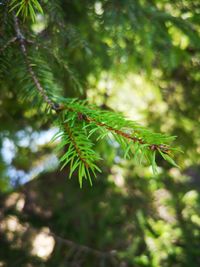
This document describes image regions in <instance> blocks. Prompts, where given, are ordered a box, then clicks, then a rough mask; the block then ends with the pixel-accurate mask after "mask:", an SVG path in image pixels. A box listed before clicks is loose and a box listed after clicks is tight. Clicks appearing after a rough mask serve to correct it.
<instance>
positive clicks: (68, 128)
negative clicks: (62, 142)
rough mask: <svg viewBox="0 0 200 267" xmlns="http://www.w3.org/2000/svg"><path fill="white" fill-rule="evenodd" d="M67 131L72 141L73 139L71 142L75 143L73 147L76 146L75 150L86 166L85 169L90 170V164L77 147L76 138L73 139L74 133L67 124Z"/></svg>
mask: <svg viewBox="0 0 200 267" xmlns="http://www.w3.org/2000/svg"><path fill="white" fill-rule="evenodd" d="M65 130H66V132H67V133H68V134H69V137H70V139H71V142H72V143H73V145H74V147H75V149H76V152H77V154H78V156H79V158H80V160H81V161H82V162H83V164H84V165H85V167H86V168H88V163H87V161H86V160H85V158H84V156H83V155H82V153H81V151H80V149H79V147H78V146H77V144H76V141H75V139H74V137H73V133H72V131H71V129H70V127H69V125H68V124H67V123H65Z"/></svg>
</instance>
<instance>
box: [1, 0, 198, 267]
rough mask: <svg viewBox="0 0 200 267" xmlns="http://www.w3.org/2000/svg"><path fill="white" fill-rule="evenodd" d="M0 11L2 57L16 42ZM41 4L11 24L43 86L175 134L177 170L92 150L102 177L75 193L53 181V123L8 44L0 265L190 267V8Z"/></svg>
mask: <svg viewBox="0 0 200 267" xmlns="http://www.w3.org/2000/svg"><path fill="white" fill-rule="evenodd" d="M7 2H9V1H1V6H0V20H1V23H0V45H1V47H4V48H5V44H6V43H7V42H8V40H10V39H11V38H13V37H14V36H15V33H14V29H13V19H12V14H11V13H9V12H8V9H9V7H8V5H7ZM40 4H41V7H42V8H43V11H44V14H41V13H38V10H36V17H35V21H34V22H33V21H32V20H31V18H26V20H25V22H23V19H22V20H21V21H22V27H23V31H24V33H25V35H26V38H27V40H29V39H30V42H28V44H27V46H28V52H29V56H30V58H31V60H32V63H33V66H35V70H36V71H37V73H38V76H39V78H40V81H41V83H43V84H44V85H45V87H48V88H50V89H51V88H53V90H57V91H59V92H60V94H62V95H63V96H66V97H78V98H85V97H86V98H87V99H88V100H89V102H91V103H95V104H97V105H98V106H99V107H102V108H105V109H113V110H116V111H122V112H123V113H124V114H125V115H126V116H127V117H129V118H131V119H133V120H137V121H138V122H140V123H141V124H143V125H145V126H148V127H150V128H151V129H153V130H155V131H161V132H163V133H167V134H170V135H177V136H178V138H177V140H176V144H175V145H177V146H179V147H180V148H181V149H182V150H183V151H184V153H183V154H181V153H180V154H177V155H176V161H177V163H178V164H179V165H180V166H181V168H180V169H178V168H175V167H172V166H170V165H169V164H168V163H166V162H164V161H163V160H162V159H161V158H160V159H158V165H159V170H158V172H159V173H158V175H156V176H154V175H153V174H152V170H151V169H150V168H149V167H144V166H143V167H141V166H138V165H136V164H135V162H134V161H133V160H124V159H123V155H122V153H121V151H120V148H119V147H118V146H117V145H116V144H115V143H114V142H113V143H111V142H105V141H104V142H102V141H101V142H100V141H99V142H96V148H97V150H98V151H99V152H100V154H101V156H102V158H103V159H104V160H103V161H102V162H101V168H102V170H103V173H102V174H101V175H99V176H98V177H97V179H96V180H95V181H94V186H93V187H90V186H89V185H86V184H85V186H84V187H83V189H82V190H80V189H79V185H78V182H77V179H71V180H68V179H67V178H66V177H67V175H68V168H66V169H65V170H63V171H62V172H60V171H59V166H58V160H57V158H56V156H55V153H54V145H53V144H51V143H50V142H49V141H50V140H51V138H52V136H53V134H54V133H55V131H56V129H55V127H54V126H53V121H54V119H55V118H54V117H52V116H47V115H46V113H45V112H44V108H43V105H42V104H40V106H39V107H38V106H36V105H35V104H34V103H35V102H36V103H37V95H34V94H33V95H31V96H30V95H29V92H30V91H31V89H32V88H33V84H32V83H31V82H30V84H28V78H27V71H26V67H25V65H24V61H23V56H22V55H21V52H20V47H19V45H18V43H17V42H11V43H9V45H8V47H6V49H2V50H1V55H0V64H1V68H0V69H1V71H0V87H1V96H0V129H1V133H0V149H1V153H0V190H1V195H0V209H1V213H0V221H1V224H0V225H1V228H0V266H3V267H4V266H6V267H14V266H16V267H21V266H26V267H35V266H37V267H39V266H41V267H42V266H52V267H55V266H58V267H62V266H69V267H71V266H73V267H78V266H120V267H126V266H134V267H139V266H148V267H150V266H151V267H158V266H162V267H165V266H166V267H182V266H190V267H196V266H200V250H199V244H200V157H199V154H200V125H199V123H200V94H199V86H200V74H199V67H200V24H199V23H200V2H199V1H198V0H192V1H191V0H173V1H171V0H164V1H161V0H151V1H147V0H135V1H132V0H112V1H108V0H100V1H94V0H85V1H78V0H74V1H69V0H66V1H62V0H54V1H46V0H42V1H40ZM19 16H20V15H19ZM19 18H20V19H21V17H19ZM27 92H28V98H27V97H26V99H25V101H24V96H25V95H26V94H27ZM50 233H53V236H52V235H51V234H50Z"/></svg>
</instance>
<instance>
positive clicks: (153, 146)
mask: <svg viewBox="0 0 200 267" xmlns="http://www.w3.org/2000/svg"><path fill="white" fill-rule="evenodd" d="M62 110H68V111H72V112H76V113H77V116H78V118H79V119H82V120H85V121H86V122H88V123H95V124H96V125H98V126H100V127H104V128H106V129H107V130H108V131H111V132H114V133H116V134H117V135H120V136H122V137H124V138H126V139H129V140H131V141H133V142H134V143H136V142H138V143H140V144H141V145H142V144H145V141H144V140H142V138H140V137H136V136H132V135H131V134H128V133H126V132H123V131H122V130H119V129H115V128H113V127H111V126H109V125H107V124H106V123H102V122H99V121H97V120H95V119H94V118H91V117H89V116H88V115H86V114H83V113H80V112H79V111H77V110H75V109H73V108H71V107H66V106H64V105H59V107H58V111H62ZM148 148H149V149H150V150H152V151H155V150H161V152H163V153H165V154H168V153H169V152H170V148H169V147H168V146H167V145H165V144H159V145H158V144H149V145H148Z"/></svg>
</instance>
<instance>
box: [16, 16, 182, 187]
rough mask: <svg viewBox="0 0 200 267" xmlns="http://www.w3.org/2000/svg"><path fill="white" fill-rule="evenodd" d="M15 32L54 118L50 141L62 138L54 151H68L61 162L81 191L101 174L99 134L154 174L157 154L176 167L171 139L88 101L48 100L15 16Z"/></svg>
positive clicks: (39, 89)
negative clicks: (96, 148) (97, 146)
mask: <svg viewBox="0 0 200 267" xmlns="http://www.w3.org/2000/svg"><path fill="white" fill-rule="evenodd" d="M14 29H15V32H16V36H17V40H18V41H19V44H20V48H21V52H22V55H23V57H24V61H25V65H26V68H27V71H28V74H29V76H30V77H31V79H32V81H33V83H34V85H35V88H36V91H37V92H38V94H39V95H40V96H41V97H42V99H43V101H44V103H46V104H47V105H48V107H49V108H50V109H52V110H54V111H56V114H57V118H58V119H57V125H58V127H59V131H58V133H57V134H56V135H55V137H54V139H53V140H56V139H58V138H61V142H60V144H59V145H58V147H57V150H60V149H63V148H64V147H67V150H66V152H64V154H63V156H62V157H61V158H60V162H62V164H63V165H62V168H63V167H64V166H66V165H67V164H70V175H69V177H71V176H72V174H73V173H74V171H75V170H78V177H79V184H80V187H82V183H83V178H85V179H87V180H89V182H90V184H91V185H92V179H91V173H92V174H93V175H94V176H95V175H96V174H95V173H96V171H100V169H99V168H98V167H97V165H96V162H97V161H98V160H99V159H100V157H99V156H98V155H97V154H96V153H95V151H94V149H93V143H92V142H91V136H93V135H95V134H96V133H98V137H97V140H98V139H103V138H105V137H111V138H114V139H115V140H116V141H117V142H118V143H119V144H120V146H121V148H122V150H123V151H124V157H125V158H126V157H128V158H134V159H135V161H136V163H137V164H139V163H146V162H147V163H148V164H151V165H152V169H153V172H154V173H156V166H157V165H156V154H160V155H161V156H162V157H163V158H164V159H165V160H166V161H168V162H170V163H171V164H172V165H174V166H177V165H176V163H175V162H174V161H173V159H172V158H171V154H172V152H173V151H176V150H177V149H175V148H173V147H171V145H170V143H171V142H172V141H173V140H174V139H175V137H174V136H166V135H163V134H158V133H153V132H151V131H150V130H148V129H146V128H145V127H142V126H140V125H139V124H138V123H136V122H134V121H131V120H127V119H126V118H125V117H124V116H123V115H122V114H121V113H115V112H110V111H103V110H100V109H98V108H97V107H96V106H93V105H90V104H88V103H87V101H80V100H77V99H64V98H61V97H57V98H56V96H55V95H52V98H53V99H54V100H56V102H55V101H53V100H52V98H51V97H50V96H49V92H48V89H49V88H48V87H45V86H43V85H42V83H41V80H40V77H39V76H37V74H36V72H35V71H34V69H33V67H32V66H33V64H32V62H31V60H30V57H29V56H28V52H27V47H26V43H27V40H26V39H25V37H24V35H23V33H22V31H21V29H20V26H19V21H18V18H17V17H16V16H15V15H14Z"/></svg>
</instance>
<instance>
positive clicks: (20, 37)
mask: <svg viewBox="0 0 200 267" xmlns="http://www.w3.org/2000/svg"><path fill="white" fill-rule="evenodd" d="M14 28H15V32H16V35H17V39H18V40H19V43H20V47H21V51H22V54H23V56H24V59H25V63H26V67H27V70H28V72H29V74H30V77H31V79H32V80H33V82H34V84H35V86H36V88H37V90H38V92H39V94H40V95H41V96H42V98H43V100H44V101H45V102H46V103H47V104H48V105H49V107H50V108H52V109H54V110H56V108H57V107H56V105H55V103H54V102H53V101H52V100H51V99H50V98H49V96H48V95H47V92H46V90H45V89H44V88H43V86H42V85H41V83H40V81H39V80H38V78H37V76H36V74H35V72H34V70H33V68H32V65H31V62H30V60H29V57H28V53H27V48H26V39H25V37H24V35H23V34H22V32H21V29H20V27H19V21H18V18H17V17H16V15H14Z"/></svg>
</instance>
